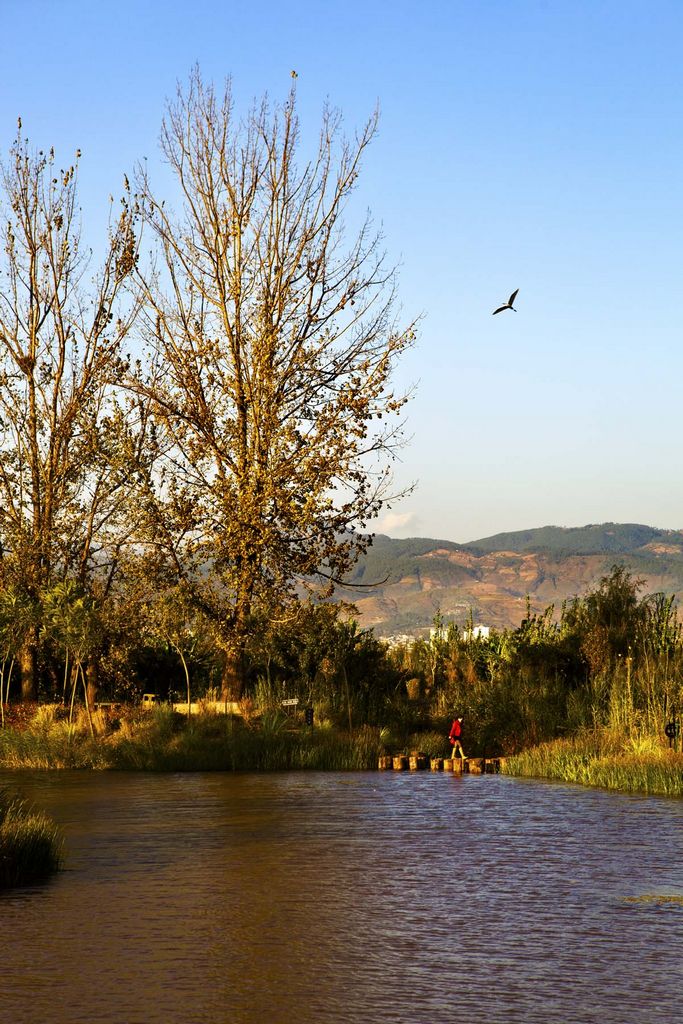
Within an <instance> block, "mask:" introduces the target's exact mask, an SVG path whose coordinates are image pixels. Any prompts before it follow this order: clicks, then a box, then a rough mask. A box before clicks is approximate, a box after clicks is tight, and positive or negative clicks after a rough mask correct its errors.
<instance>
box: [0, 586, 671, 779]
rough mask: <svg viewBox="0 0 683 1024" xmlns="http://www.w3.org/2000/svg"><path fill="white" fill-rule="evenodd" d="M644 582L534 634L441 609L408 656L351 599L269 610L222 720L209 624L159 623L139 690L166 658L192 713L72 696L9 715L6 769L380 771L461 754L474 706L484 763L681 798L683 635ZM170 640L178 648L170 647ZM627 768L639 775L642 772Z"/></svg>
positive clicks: (475, 745)
mask: <svg viewBox="0 0 683 1024" xmlns="http://www.w3.org/2000/svg"><path fill="white" fill-rule="evenodd" d="M639 589H640V585H639V581H638V580H636V579H634V578H633V577H632V576H631V575H630V573H629V572H628V571H627V570H626V569H624V568H623V567H621V566H614V567H613V569H612V571H611V573H610V574H609V575H608V576H605V577H604V578H603V579H602V580H601V581H600V583H599V584H598V586H597V587H596V588H595V589H594V590H592V591H590V592H589V593H588V594H586V595H584V596H583V597H580V598H576V599H575V600H574V601H572V602H570V603H568V604H566V605H565V606H563V607H562V608H561V609H560V610H559V612H558V613H557V614H556V613H555V609H554V608H552V607H549V608H548V609H546V611H545V612H544V613H543V614H540V615H536V614H532V613H531V611H530V609H529V608H527V614H526V616H525V617H524V619H523V620H522V622H521V623H520V626H519V627H518V628H517V629H514V630H505V631H502V632H499V633H496V632H493V633H492V634H491V635H490V636H488V637H487V638H484V637H481V636H478V635H477V633H476V631H475V630H474V629H473V624H472V622H471V621H470V622H469V623H465V624H464V628H463V626H462V625H460V626H456V625H455V624H453V623H450V624H448V625H446V623H444V621H443V619H442V618H441V617H440V616H438V615H437V617H436V619H435V623H434V627H435V628H434V630H433V631H432V635H431V636H430V638H428V639H426V638H425V639H418V640H415V641H413V642H411V643H407V644H405V645H404V646H402V647H398V648H392V649H389V648H388V647H387V646H386V645H385V644H383V643H382V642H381V641H379V640H378V639H377V638H376V637H375V636H374V634H373V633H372V631H371V630H363V629H361V628H360V627H359V625H358V623H357V622H356V621H355V619H354V618H353V612H352V609H351V608H350V607H343V606H339V605H329V604H322V605H316V604H313V603H298V604H290V605H288V606H287V607H286V608H285V607H283V608H281V609H279V610H277V612H275V611H272V612H271V614H270V615H265V614H263V615H261V616H257V615H253V616H252V620H251V621H252V629H251V633H250V639H249V644H248V646H247V648H246V652H245V655H246V664H245V676H246V680H247V685H246V690H245V694H244V697H243V698H242V700H241V702H240V703H239V706H237V705H233V706H231V708H230V709H228V707H227V705H226V706H225V707H223V706H222V705H219V706H220V707H221V710H223V711H227V710H231V711H233V712H239V713H238V714H235V713H233V714H217V713H216V706H217V703H218V704H219V702H218V697H219V695H220V694H219V690H218V688H217V687H216V685H215V683H216V680H217V678H218V674H217V671H216V672H214V669H213V668H212V655H211V649H210V644H207V643H205V642H204V639H203V637H202V634H201V630H200V628H199V626H198V623H197V620H196V619H192V620H189V619H183V618H182V617H181V619H180V620H179V621H178V622H176V623H175V625H173V623H172V621H170V620H169V618H168V616H167V618H166V619H165V620H164V621H165V623H166V624H165V626H164V632H163V634H162V633H160V632H159V628H158V627H154V628H150V629H149V630H147V631H146V630H145V629H144V628H143V629H142V630H141V631H140V634H139V646H138V648H137V649H136V648H135V647H134V646H133V645H132V644H131V646H130V648H129V650H130V651H132V652H133V654H134V659H133V660H131V662H130V663H129V665H130V671H129V682H128V685H129V687H130V685H131V683H130V680H131V679H135V672H136V669H135V664H136V662H135V658H137V664H138V665H139V664H140V661H141V659H140V651H141V650H144V651H147V652H148V658H149V661H148V669H147V671H149V672H150V673H151V675H150V676H149V677H148V679H149V681H147V680H146V683H147V689H152V690H156V689H157V687H156V686H155V684H154V682H153V672H154V670H155V665H156V669H157V670H158V666H159V665H160V664H163V665H164V666H165V669H164V671H167V670H168V669H169V668H170V667H172V666H175V668H176V670H177V672H178V678H180V679H181V680H183V685H182V686H181V687H179V690H178V693H177V694H176V699H177V698H178V697H179V696H181V694H182V695H183V696H184V697H185V705H184V708H185V711H186V714H185V715H184V716H183V715H181V714H179V713H178V712H174V711H172V710H171V706H170V704H169V705H167V706H166V707H162V708H157V709H155V710H154V711H152V712H151V713H150V712H148V711H143V710H142V709H141V708H140V707H139V702H138V703H136V702H133V703H130V702H123V703H122V705H121V707H120V708H119V709H118V710H113V711H112V710H111V709H110V710H107V709H106V708H100V709H99V710H96V709H95V708H94V707H93V708H92V709H91V710H90V711H88V709H87V707H86V702H85V695H86V694H87V687H86V688H81V692H80V693H79V696H78V698H77V699H75V700H74V696H75V695H74V691H73V689H72V690H71V693H70V694H69V690H68V689H66V690H65V691H64V694H63V695H62V700H61V701H58V702H56V703H54V704H53V705H52V706H50V707H39V706H29V705H26V704H23V705H22V704H16V703H13V704H11V705H9V706H7V707H6V708H5V709H4V715H5V722H6V726H7V727H6V728H5V729H4V730H0V764H2V765H4V766H12V767H18V766H32V767H85V766H88V767H94V768H137V769H156V770H184V769H188V770H191V769H228V770H267V769H288V768H337V769H346V768H367V767H373V766H374V765H375V764H376V761H377V757H378V756H379V754H381V753H399V752H410V751H412V750H420V751H423V752H425V753H428V754H431V755H433V756H438V755H443V754H445V753H446V752H447V750H448V744H447V741H446V735H447V732H448V728H449V724H450V721H451V718H452V716H453V714H454V713H455V712H456V711H457V712H458V713H462V714H464V716H465V741H464V746H465V750H466V752H467V754H468V755H472V756H482V755H486V756H498V755H505V756H506V757H508V758H509V761H508V770H510V771H515V772H518V773H520V774H525V773H529V774H538V775H544V776H548V777H553V778H562V779H565V780H568V781H583V782H587V781H592V783H593V784H596V785H615V786H619V788H627V789H630V788H633V789H637V790H639V791H648V792H649V791H653V792H654V791H657V792H671V793H675V792H677V788H676V787H677V786H678V782H676V773H677V772H679V767H678V761H677V760H676V757H675V756H674V755H675V753H676V750H675V748H676V747H678V746H680V738H678V737H671V739H670V740H669V739H667V738H666V737H665V735H664V727H665V724H666V723H667V722H671V721H678V719H679V713H680V708H681V706H682V705H683V686H682V684H681V679H683V639H682V636H681V627H680V626H679V623H678V620H677V617H676V610H675V607H674V605H673V601H672V600H671V599H669V598H666V597H664V596H663V595H655V596H649V597H645V598H642V599H641V598H640V596H639ZM174 607H175V606H174ZM167 611H168V609H167ZM171 611H172V609H171ZM169 614H170V612H169ZM142 621H144V620H140V619H138V620H137V621H136V627H137V628H138V630H140V626H141V622H142ZM154 621H155V622H158V621H159V619H158V617H157V618H156V619H155V620H154ZM183 623H184V625H183ZM181 627H182V628H181ZM155 629H156V632H155ZM162 636H165V637H167V638H168V637H171V638H172V642H171V643H168V644H167V645H166V646H164V645H163V644H162V643H161V637H162ZM181 655H182V657H181ZM155 658H158V659H159V660H156V661H155ZM121 664H124V661H123V660H122V661H121ZM137 679H138V682H137V684H136V685H137V686H138V691H139V687H140V679H141V676H138V677H137ZM188 692H189V693H190V696H191V699H192V700H193V701H194V702H195V706H194V710H195V711H196V710H197V708H196V697H197V694H198V693H201V694H203V695H204V696H205V700H204V704H203V706H202V707H200V713H199V714H193V715H190V714H189V711H190V706H189V703H188V702H187V699H186V698H187V695H188ZM163 696H164V697H166V694H163ZM293 701H296V702H298V703H296V704H292V702H293ZM200 703H201V702H200ZM202 708H203V709H202ZM305 709H309V712H310V713H312V715H313V725H310V724H309V723H307V722H306V718H305ZM577 737H578V739H577ZM610 744H611V746H610ZM672 744H673V746H674V750H673V752H670V746H671V745H672ZM534 750H536V751H537V753H529V752H530V751H534ZM516 755H520V757H519V758H517V757H516ZM522 755H523V756H522ZM627 763H629V764H631V765H634V764H637V768H638V772H637V773H636V774H631V775H629V776H628V778H627V775H626V774H625V772H626V767H625V766H626V765H627ZM628 770H629V772H630V771H631V769H630V768H629V769H628ZM679 774H680V772H679ZM672 778H673V780H674V781H673V782H672V781H671V779H672ZM620 780H621V781H620ZM629 780H630V781H629Z"/></svg>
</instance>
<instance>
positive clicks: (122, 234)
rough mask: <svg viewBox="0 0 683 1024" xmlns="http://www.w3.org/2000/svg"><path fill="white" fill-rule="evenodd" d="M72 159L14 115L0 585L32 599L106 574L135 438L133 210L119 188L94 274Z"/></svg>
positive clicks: (7, 204) (1, 318)
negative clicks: (127, 351)
mask: <svg viewBox="0 0 683 1024" xmlns="http://www.w3.org/2000/svg"><path fill="white" fill-rule="evenodd" d="M79 156H80V153H77V154H76V161H75V162H74V164H73V165H72V166H69V167H68V168H67V169H58V165H57V163H56V161H55V155H54V152H53V150H50V151H49V152H37V153H36V152H34V151H33V150H31V149H30V147H29V144H28V141H27V140H26V139H23V138H22V136H21V122H19V129H18V133H17V138H16V140H15V142H14V144H13V146H12V148H11V150H10V153H9V158H8V160H7V161H6V163H4V164H3V165H2V166H1V167H0V184H1V188H0V216H1V217H2V222H1V224H0V234H1V235H2V242H3V250H2V253H1V254H0V583H6V584H8V585H9V584H11V585H12V586H13V587H14V589H15V590H16V589H17V588H18V589H19V590H20V591H21V592H22V593H24V594H25V595H26V596H27V597H28V598H29V599H31V600H33V601H36V602H37V601H38V600H39V598H40V595H41V593H43V592H44V591H45V589H46V588H47V587H49V586H51V585H52V584H53V583H54V582H55V581H59V580H62V579H66V578H67V577H71V578H76V579H79V580H80V581H81V582H82V583H84V582H85V581H86V579H87V578H89V577H90V576H92V574H93V573H99V574H104V575H105V577H106V574H107V572H108V571H109V572H110V573H111V569H112V567H113V565H114V564H115V549H116V544H117V543H119V542H120V538H121V536H122V532H121V531H122V530H125V529H126V528H127V527H126V526H125V523H124V516H123V504H122V502H123V499H124V498H125V492H126V490H127V485H126V482H127V478H128V476H129V474H130V464H131V460H130V456H131V455H133V454H135V453H134V451H133V449H135V446H136V443H137V442H136V436H137V437H138V438H139V437H140V436H141V435H140V433H139V431H138V430H137V428H136V426H135V424H134V422H133V420H131V419H129V418H128V417H127V415H126V413H125V410H124V407H123V405H122V403H121V400H119V399H117V398H116V396H115V393H114V390H113V386H114V384H115V381H116V377H117V375H120V373H121V366H122V362H121V343H122V339H123V337H124V336H125V334H126V332H127V330H128V328H129V326H130V322H131V319H132V318H133V316H134V314H135V308H134V304H132V303H131V302H130V300H129V299H128V300H126V301H125V302H124V303H123V305H121V306H120V307H119V306H117V300H118V298H119V293H120V292H121V290H122V287H123V284H124V281H125V279H126V278H127V277H128V276H129V275H130V273H131V271H132V270H133V267H134V264H135V260H136V258H137V256H136V252H137V241H136V236H135V231H134V221H135V212H134V210H133V209H131V205H130V204H129V202H128V199H127V198H124V200H123V206H122V210H121V214H120V216H119V217H118V218H115V219H114V221H113V223H112V224H111V226H110V231H109V238H108V244H107V246H106V251H105V255H104V259H103V262H102V265H101V267H100V269H99V271H98V272H96V274H95V275H94V277H91V276H90V275H91V258H90V252H89V251H88V250H86V249H85V248H84V247H83V245H82V244H81V237H80V212H79V208H78V201H77V166H78V157H79ZM124 311H125V312H124ZM117 313H118V317H117ZM136 415H137V414H136ZM117 538H118V540H117ZM107 567H108V568H107ZM105 585H106V584H105ZM37 638H38V630H37V628H36V629H34V630H33V631H32V632H31V633H30V634H29V636H28V638H27V642H26V643H25V644H24V647H23V649H22V652H21V658H20V661H21V668H22V689H23V692H24V696H32V695H33V694H34V692H35V685H36V677H35V658H36V650H37Z"/></svg>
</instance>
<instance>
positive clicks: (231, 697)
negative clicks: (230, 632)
mask: <svg viewBox="0 0 683 1024" xmlns="http://www.w3.org/2000/svg"><path fill="white" fill-rule="evenodd" d="M243 693H244V658H243V657H242V656H241V655H240V654H235V653H234V652H233V653H228V654H226V656H225V662H224V663H223V672H222V674H221V700H222V701H224V702H227V701H236V700H240V699H241V697H242V694H243Z"/></svg>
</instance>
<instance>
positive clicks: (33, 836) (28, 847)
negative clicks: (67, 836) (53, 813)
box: [0, 789, 61, 889]
mask: <svg viewBox="0 0 683 1024" xmlns="http://www.w3.org/2000/svg"><path fill="white" fill-rule="evenodd" d="M60 862H61V839H60V836H59V832H58V829H57V827H56V826H55V825H54V824H53V823H52V822H51V821H50V820H49V819H48V818H47V817H46V816H45V815H44V814H41V813H39V812H37V811H34V810H32V809H31V808H30V807H29V806H28V805H27V804H26V803H25V802H24V801H23V800H20V799H19V798H17V797H13V796H12V795H11V794H10V793H8V792H7V791H6V790H1V789H0V889H2V888H8V887H10V886H17V885H28V884H29V883H31V882H37V881H41V880H42V879H44V878H47V877H48V876H49V875H51V874H53V872H55V871H57V870H58V868H59V865H60Z"/></svg>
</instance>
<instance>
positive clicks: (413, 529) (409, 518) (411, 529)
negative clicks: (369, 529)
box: [374, 512, 421, 537]
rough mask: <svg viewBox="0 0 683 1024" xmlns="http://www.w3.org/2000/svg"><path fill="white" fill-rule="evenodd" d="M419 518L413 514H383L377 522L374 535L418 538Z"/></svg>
mask: <svg viewBox="0 0 683 1024" xmlns="http://www.w3.org/2000/svg"><path fill="white" fill-rule="evenodd" d="M420 522H421V520H420V517H419V516H418V515H416V514H415V513H414V512H385V513H384V515H383V516H380V518H379V519H378V520H377V523H376V524H375V527H374V532H375V533H387V534H389V535H390V536H399V535H400V536H402V537H415V536H419V528H420Z"/></svg>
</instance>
